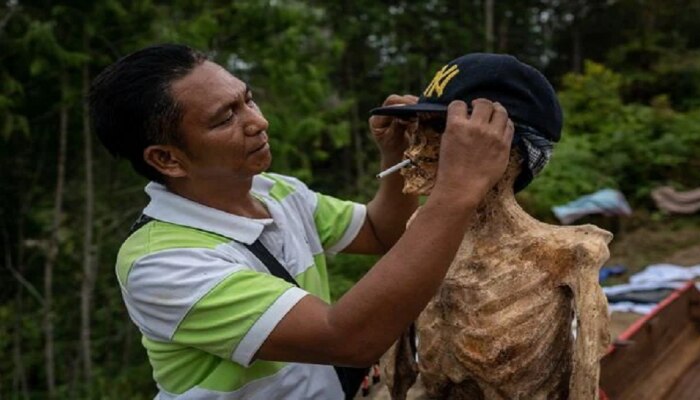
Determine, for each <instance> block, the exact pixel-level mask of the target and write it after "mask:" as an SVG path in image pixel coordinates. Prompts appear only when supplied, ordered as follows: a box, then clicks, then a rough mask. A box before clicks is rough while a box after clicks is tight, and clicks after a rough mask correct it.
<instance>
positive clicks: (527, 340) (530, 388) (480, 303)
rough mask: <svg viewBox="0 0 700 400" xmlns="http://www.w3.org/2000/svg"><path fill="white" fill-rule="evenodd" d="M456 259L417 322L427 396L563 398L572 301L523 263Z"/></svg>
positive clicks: (547, 276) (569, 352) (568, 367)
mask: <svg viewBox="0 0 700 400" xmlns="http://www.w3.org/2000/svg"><path fill="white" fill-rule="evenodd" d="M459 258H460V256H459V255H458V257H457V258H456V259H455V263H453V266H452V268H451V270H450V273H449V274H448V277H447V279H446V280H445V282H444V283H443V285H442V287H441V289H440V290H439V292H438V294H437V295H436V296H435V297H434V298H433V300H432V301H431V302H430V304H429V305H428V307H427V308H426V310H425V311H424V312H423V314H422V315H421V317H420V319H419V323H418V330H419V335H420V346H419V349H420V350H419V357H420V359H421V362H420V370H421V374H422V376H423V382H424V383H425V384H426V387H427V389H428V392H429V394H431V395H433V396H438V397H443V398H444V397H446V398H453V399H459V398H464V399H479V398H483V399H528V400H530V399H558V398H566V397H567V390H568V383H569V376H570V373H571V358H572V350H573V347H572V345H571V341H572V333H571V321H572V318H573V310H572V295H571V292H570V291H569V289H568V288H567V287H565V286H561V285H560V284H557V283H556V282H555V280H554V277H552V276H551V274H550V273H549V272H546V271H543V270H541V269H538V268H534V267H533V266H532V263H531V262H528V261H525V260H519V261H522V263H520V262H519V264H520V265H517V266H516V265H506V264H503V263H501V264H500V265H499V264H497V263H494V262H493V261H490V262H488V263H482V262H479V261H475V260H474V259H473V258H472V259H469V260H463V261H460V260H459Z"/></svg>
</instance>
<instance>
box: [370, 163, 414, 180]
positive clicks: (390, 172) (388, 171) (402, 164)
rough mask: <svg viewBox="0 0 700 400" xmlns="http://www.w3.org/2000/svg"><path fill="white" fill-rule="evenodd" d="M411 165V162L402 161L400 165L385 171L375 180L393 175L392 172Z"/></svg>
mask: <svg viewBox="0 0 700 400" xmlns="http://www.w3.org/2000/svg"><path fill="white" fill-rule="evenodd" d="M409 165H411V160H403V161H401V162H400V163H398V164H396V165H394V166H392V167H389V168H387V169H385V170H384V171H382V172H380V173H378V174H377V179H382V178H384V177H385V176H387V175H390V174H393V173H394V172H396V171H398V170H400V169H401V168H403V167H407V166H409Z"/></svg>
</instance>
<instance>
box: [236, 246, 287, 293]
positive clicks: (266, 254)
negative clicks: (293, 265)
mask: <svg viewBox="0 0 700 400" xmlns="http://www.w3.org/2000/svg"><path fill="white" fill-rule="evenodd" d="M239 243H240V242H239ZM241 244H242V245H244V246H245V247H246V248H247V249H248V250H250V252H251V253H253V255H255V257H257V258H258V259H259V260H260V261H262V263H263V264H265V266H266V267H267V269H268V270H270V273H271V274H272V275H274V276H276V277H278V278H280V279H284V280H285V281H287V282H289V283H291V284H292V285H294V286H296V287H299V284H298V283H297V281H296V280H295V279H294V278H293V277H292V275H291V274H290V273H289V271H287V269H286V268H285V267H283V266H282V264H280V262H279V261H277V258H275V256H273V255H272V254H271V253H270V251H269V250H268V249H267V247H265V246H264V245H263V244H262V242H261V241H260V239H255V242H253V243H252V244H246V243H241Z"/></svg>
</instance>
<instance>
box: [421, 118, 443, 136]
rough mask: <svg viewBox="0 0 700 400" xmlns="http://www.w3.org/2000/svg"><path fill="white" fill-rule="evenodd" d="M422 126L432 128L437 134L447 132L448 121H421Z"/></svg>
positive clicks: (437, 119)
mask: <svg viewBox="0 0 700 400" xmlns="http://www.w3.org/2000/svg"><path fill="white" fill-rule="evenodd" d="M420 124H421V125H423V126H426V127H428V128H430V129H431V130H433V131H435V132H437V133H443V132H445V124H446V120H445V119H444V118H430V119H425V120H421V121H420Z"/></svg>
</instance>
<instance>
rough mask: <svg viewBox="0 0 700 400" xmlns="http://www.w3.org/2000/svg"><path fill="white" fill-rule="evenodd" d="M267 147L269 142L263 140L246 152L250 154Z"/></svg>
mask: <svg viewBox="0 0 700 400" xmlns="http://www.w3.org/2000/svg"><path fill="white" fill-rule="evenodd" d="M268 147H269V144H268V143H267V141H265V142H263V143H262V144H261V145H260V146H258V147H256V148H254V149H253V150H251V151H250V152H248V154H249V155H250V154H254V153H257V152H259V151H261V150H263V149H266V148H268Z"/></svg>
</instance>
